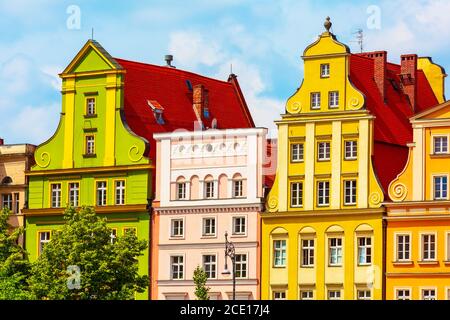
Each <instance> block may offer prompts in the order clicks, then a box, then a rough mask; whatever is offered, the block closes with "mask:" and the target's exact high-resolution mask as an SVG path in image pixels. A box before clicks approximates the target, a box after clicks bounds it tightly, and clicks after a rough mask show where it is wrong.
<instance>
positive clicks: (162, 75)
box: [115, 58, 254, 160]
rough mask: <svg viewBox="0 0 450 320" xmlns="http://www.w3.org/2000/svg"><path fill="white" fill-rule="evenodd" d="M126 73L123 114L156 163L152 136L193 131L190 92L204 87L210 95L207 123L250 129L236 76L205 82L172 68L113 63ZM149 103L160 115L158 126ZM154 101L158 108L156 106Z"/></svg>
mask: <svg viewBox="0 0 450 320" xmlns="http://www.w3.org/2000/svg"><path fill="white" fill-rule="evenodd" d="M115 60H116V61H117V62H118V63H119V64H120V65H121V66H122V67H123V68H124V69H125V70H126V73H125V85H124V92H125V97H124V113H125V120H126V122H127V124H128V125H129V127H130V128H131V130H132V131H133V132H134V133H135V134H137V135H139V136H141V137H143V138H145V139H146V140H147V141H149V142H150V150H149V152H148V154H147V156H149V158H150V159H152V160H155V153H156V150H155V141H154V140H153V134H154V133H159V132H171V131H174V130H177V129H185V130H194V122H195V121H197V118H196V116H195V113H194V109H193V100H192V90H191V89H190V88H189V86H188V82H190V87H191V88H192V87H194V86H195V85H197V84H203V85H204V86H205V87H206V89H208V91H209V105H208V109H209V114H210V117H209V123H206V124H205V125H206V126H207V127H208V126H209V125H210V124H211V121H212V119H216V120H217V128H219V129H225V128H226V129H228V128H232V129H233V128H252V127H254V122H253V120H252V116H251V114H250V112H249V109H248V107H247V105H246V103H245V99H244V96H243V94H242V92H241V89H240V87H239V83H238V81H237V78H236V76H235V75H231V76H230V77H229V79H228V81H220V80H216V79H212V78H207V77H204V76H201V75H198V74H195V73H192V72H187V71H183V70H179V69H175V68H170V67H163V66H156V65H151V64H145V63H139V62H133V61H127V60H123V59H117V58H116V59H115ZM148 101H151V102H152V104H153V105H154V106H155V107H157V108H158V109H160V110H164V111H163V121H164V123H163V124H159V123H158V122H157V121H156V118H155V116H154V114H153V111H152V109H151V107H150V106H149V105H148ZM155 101H157V105H158V106H156V105H155V103H153V102H155Z"/></svg>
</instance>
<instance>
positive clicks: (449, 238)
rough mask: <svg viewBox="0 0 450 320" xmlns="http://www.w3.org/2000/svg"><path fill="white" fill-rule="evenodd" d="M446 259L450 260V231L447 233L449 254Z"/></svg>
mask: <svg viewBox="0 0 450 320" xmlns="http://www.w3.org/2000/svg"><path fill="white" fill-rule="evenodd" d="M445 261H447V262H448V261H450V233H447V255H446V259H445Z"/></svg>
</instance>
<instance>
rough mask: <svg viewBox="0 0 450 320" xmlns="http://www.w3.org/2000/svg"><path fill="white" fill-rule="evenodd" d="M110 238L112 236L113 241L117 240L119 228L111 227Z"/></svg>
mask: <svg viewBox="0 0 450 320" xmlns="http://www.w3.org/2000/svg"><path fill="white" fill-rule="evenodd" d="M110 238H111V243H114V242H116V239H117V229H111V234H110Z"/></svg>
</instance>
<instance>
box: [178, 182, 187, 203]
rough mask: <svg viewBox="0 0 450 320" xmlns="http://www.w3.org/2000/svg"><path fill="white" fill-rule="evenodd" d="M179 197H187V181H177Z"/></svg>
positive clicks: (182, 198) (180, 198) (179, 198)
mask: <svg viewBox="0 0 450 320" xmlns="http://www.w3.org/2000/svg"><path fill="white" fill-rule="evenodd" d="M177 199H178V200H184V199H186V182H181V183H177Z"/></svg>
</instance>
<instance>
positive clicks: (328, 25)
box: [323, 17, 333, 32]
mask: <svg viewBox="0 0 450 320" xmlns="http://www.w3.org/2000/svg"><path fill="white" fill-rule="evenodd" d="M323 25H324V27H325V29H327V32H330V29H331V26H332V25H333V24H332V23H331V21H330V17H327V18H326V20H325V23H324V24H323Z"/></svg>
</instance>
